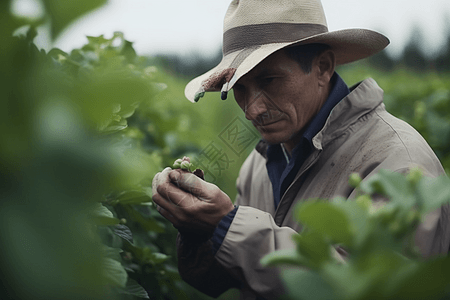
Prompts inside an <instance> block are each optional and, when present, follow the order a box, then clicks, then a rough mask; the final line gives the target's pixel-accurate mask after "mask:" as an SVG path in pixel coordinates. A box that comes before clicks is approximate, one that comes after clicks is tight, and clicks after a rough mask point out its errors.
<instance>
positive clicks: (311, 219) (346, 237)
mask: <svg viewBox="0 0 450 300" xmlns="http://www.w3.org/2000/svg"><path fill="white" fill-rule="evenodd" d="M296 217H297V220H298V221H299V222H301V223H302V224H303V225H305V226H307V227H308V228H310V229H312V230H316V231H318V232H321V234H323V235H324V236H326V237H327V238H329V239H330V241H331V242H332V243H342V244H344V245H349V246H350V245H351V244H352V236H353V228H351V227H350V226H351V225H350V223H349V220H348V218H347V216H346V214H345V213H344V212H343V211H342V210H341V209H340V208H339V207H336V206H335V205H334V204H333V203H329V202H315V201H309V202H305V203H303V204H302V205H301V206H300V207H299V208H298V209H297V211H296Z"/></svg>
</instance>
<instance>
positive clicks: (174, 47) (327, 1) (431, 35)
mask: <svg viewBox="0 0 450 300" xmlns="http://www.w3.org/2000/svg"><path fill="white" fill-rule="evenodd" d="M21 1H25V0H21ZM28 1H32V0H28ZM229 2H230V0H190V1H187V0H164V1H157V0H109V2H108V4H107V5H105V6H103V7H101V8H100V9H98V10H96V11H94V12H92V13H90V14H88V15H86V16H84V17H82V18H80V19H79V20H77V21H75V22H74V23H73V24H72V25H71V26H70V27H69V28H67V30H65V31H64V32H63V33H62V34H61V35H60V37H58V38H57V39H56V41H55V43H54V44H53V45H48V40H46V37H45V34H44V35H42V37H41V41H39V42H40V43H41V44H42V45H43V47H49V46H54V47H58V48H61V49H62V50H64V51H70V50H71V49H73V48H78V47H80V46H82V45H83V44H84V43H85V42H86V35H91V36H98V35H101V34H104V35H105V37H111V36H112V33H113V32H114V31H122V32H123V33H124V34H125V38H126V39H127V40H129V41H132V42H133V45H134V47H135V49H136V51H137V52H138V54H140V55H148V54H149V55H152V54H160V53H170V54H181V55H185V54H192V53H195V52H200V53H201V54H204V55H213V54H215V53H217V51H219V49H220V46H221V39H222V25H223V17H224V15H225V12H226V10H227V7H228V4H229ZM322 5H323V7H324V10H325V14H326V17H327V22H328V29H329V31H333V30H339V29H346V28H367V29H372V30H376V31H379V32H381V33H383V34H385V35H386V36H388V38H389V39H390V40H391V44H390V46H389V47H388V49H387V50H388V53H389V54H391V55H393V56H396V55H399V54H400V53H401V51H402V49H403V47H404V45H405V44H406V43H407V42H408V41H409V38H410V36H411V32H412V29H413V28H414V26H416V27H418V28H419V29H420V30H421V32H422V33H423V39H422V47H423V49H424V50H425V51H426V52H427V53H429V54H434V53H436V51H438V49H439V48H440V47H441V46H442V45H443V44H444V42H445V39H446V33H447V32H446V28H448V30H447V31H450V1H449V0H428V1H423V0H422V1H419V0H339V1H337V0H322ZM37 42H38V41H37ZM46 43H47V45H46Z"/></svg>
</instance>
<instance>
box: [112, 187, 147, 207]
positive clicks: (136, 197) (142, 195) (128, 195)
mask: <svg viewBox="0 0 450 300" xmlns="http://www.w3.org/2000/svg"><path fill="white" fill-rule="evenodd" d="M116 200H118V201H119V203H120V204H141V203H143V202H151V201H152V198H151V197H150V196H149V195H148V194H147V193H146V192H145V191H140V190H129V191H125V192H122V193H121V194H120V195H119V196H118V197H117V198H116Z"/></svg>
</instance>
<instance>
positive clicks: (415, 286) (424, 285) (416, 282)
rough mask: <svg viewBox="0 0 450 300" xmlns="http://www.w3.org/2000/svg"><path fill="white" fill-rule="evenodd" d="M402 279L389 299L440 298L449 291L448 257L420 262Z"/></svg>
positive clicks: (449, 265) (449, 267)
mask: <svg viewBox="0 0 450 300" xmlns="http://www.w3.org/2000/svg"><path fill="white" fill-rule="evenodd" d="M402 279H403V282H401V283H398V285H397V291H396V292H395V293H393V295H392V297H391V299H411V300H413V299H417V300H419V299H442V297H443V296H444V295H445V294H446V293H448V292H449V291H450V258H449V257H445V258H437V259H434V260H432V261H429V262H422V263H420V264H419V266H418V267H417V268H416V270H415V271H414V272H410V273H409V276H405V277H404V278H402Z"/></svg>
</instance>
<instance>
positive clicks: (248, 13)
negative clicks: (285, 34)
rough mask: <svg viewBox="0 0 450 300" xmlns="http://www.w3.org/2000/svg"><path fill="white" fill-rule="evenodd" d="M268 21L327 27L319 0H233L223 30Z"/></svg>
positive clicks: (268, 22)
mask: <svg viewBox="0 0 450 300" xmlns="http://www.w3.org/2000/svg"><path fill="white" fill-rule="evenodd" d="M270 23H292V24H320V25H323V26H325V27H327V21H326V18H325V13H324V10H323V7H322V3H321V2H320V0H233V1H232V2H231V4H230V6H229V7H228V10H227V13H226V15H225V19H224V26H223V31H224V32H226V31H228V30H230V29H232V28H236V27H240V26H248V25H258V24H270Z"/></svg>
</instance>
